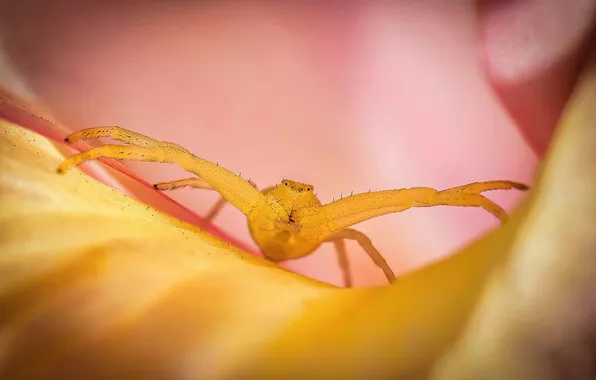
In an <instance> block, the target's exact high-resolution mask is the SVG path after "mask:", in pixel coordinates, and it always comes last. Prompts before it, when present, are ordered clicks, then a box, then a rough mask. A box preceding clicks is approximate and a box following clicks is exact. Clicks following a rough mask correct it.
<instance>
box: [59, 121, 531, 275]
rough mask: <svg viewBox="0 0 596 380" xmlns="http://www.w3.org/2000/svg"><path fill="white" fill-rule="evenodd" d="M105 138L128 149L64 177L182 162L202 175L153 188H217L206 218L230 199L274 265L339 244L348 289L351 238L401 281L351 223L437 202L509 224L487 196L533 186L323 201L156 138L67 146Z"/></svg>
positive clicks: (114, 132) (85, 156)
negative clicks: (117, 166)
mask: <svg viewBox="0 0 596 380" xmlns="http://www.w3.org/2000/svg"><path fill="white" fill-rule="evenodd" d="M101 137H112V138H114V139H116V140H120V141H122V142H124V143H126V144H129V145H105V146H101V147H98V148H93V149H90V150H88V151H86V152H83V153H79V154H77V155H74V156H72V157H69V158H68V159H67V160H66V161H64V162H63V163H62V164H61V165H60V166H59V167H58V172H61V173H63V172H65V171H66V170H68V169H69V168H70V167H71V166H73V165H78V164H80V163H82V162H84V161H87V160H92V159H96V158H100V157H110V158H116V159H127V160H137V161H153V162H171V163H176V164H178V165H179V166H181V167H182V168H183V169H185V170H187V171H189V172H191V173H193V174H195V175H197V176H198V177H193V178H186V179H182V180H177V181H171V182H164V183H158V184H156V185H154V186H155V188H157V189H158V190H173V189H177V188H181V187H185V186H192V187H196V188H202V189H210V190H215V191H217V192H218V193H219V194H220V195H221V196H222V199H221V200H220V201H219V202H218V203H217V204H216V205H215V206H214V207H213V208H212V210H211V212H209V214H208V215H207V216H206V218H207V219H212V218H213V217H215V216H216V215H217V213H218V212H219V210H220V209H221V207H222V206H223V205H224V204H225V203H226V202H229V203H231V204H232V205H233V206H234V207H236V208H237V209H238V210H239V211H240V212H242V213H243V214H244V215H245V216H246V218H247V221H248V227H249V230H250V233H251V235H252V237H253V239H254V240H255V242H256V243H257V245H258V246H259V247H260V248H261V250H262V252H263V254H264V255H265V256H266V257H267V258H268V259H270V260H272V261H284V260H290V259H296V258H299V257H304V256H306V255H309V254H310V253H312V252H313V251H315V250H316V249H317V248H318V247H319V246H320V245H321V244H323V243H325V242H330V243H333V244H334V245H335V248H336V250H337V253H338V257H339V264H340V267H341V269H342V271H343V276H344V282H345V284H346V286H351V276H350V268H349V263H348V260H347V256H346V250H345V246H344V240H346V239H349V240H355V241H356V242H358V244H359V245H360V246H361V247H362V248H363V249H364V251H365V252H366V253H367V254H368V255H369V256H370V258H371V259H372V260H373V261H374V263H375V264H376V265H377V266H378V267H379V268H381V269H382V270H383V272H384V273H385V276H386V277H387V279H388V280H389V281H390V282H392V281H394V280H395V274H394V273H393V271H392V270H391V268H390V267H389V265H388V264H387V262H386V261H385V259H384V258H383V256H381V254H380V253H379V251H378V250H377V249H376V248H375V247H374V246H373V244H372V242H371V241H370V239H369V238H368V237H367V236H366V235H364V234H363V233H362V232H359V231H357V230H355V229H352V228H350V227H351V226H353V225H355V224H357V223H360V222H363V221H365V220H368V219H371V218H375V217H378V216H381V215H385V214H389V213H394V212H401V211H404V210H407V209H409V208H411V207H433V206H438V205H445V206H461V207H481V208H483V209H485V210H486V211H488V212H490V213H491V214H493V215H495V216H496V217H498V218H499V219H500V220H501V221H504V220H506V218H507V214H506V213H505V211H504V210H503V209H502V208H501V207H499V206H498V205H497V204H495V203H494V202H492V201H491V200H489V199H488V198H486V197H484V196H483V195H482V194H481V193H482V192H484V191H489V190H499V189H501V190H507V189H511V188H515V189H519V190H526V189H527V186H526V185H523V184H521V183H517V182H512V181H487V182H474V183H470V184H467V185H463V186H457V187H452V188H449V189H445V190H441V191H439V190H435V189H433V188H430V187H415V188H409V189H396V190H383V191H373V192H368V193H363V194H355V195H352V196H349V197H347V198H342V199H339V200H337V201H333V202H331V203H328V204H322V203H321V202H320V201H319V200H318V199H317V197H316V196H315V194H314V193H313V187H312V186H311V185H308V184H304V183H300V182H295V181H290V180H283V181H282V182H281V183H280V184H278V185H277V186H274V187H270V188H266V189H264V190H263V191H262V192H261V191H259V190H258V189H257V188H256V186H255V184H254V183H252V182H250V181H247V180H245V179H243V178H241V177H239V176H238V175H236V174H234V173H232V172H231V171H229V170H227V169H225V168H223V167H220V166H219V165H217V164H214V163H212V162H209V161H207V160H204V159H202V158H200V157H197V156H195V155H194V154H192V153H190V152H189V151H188V150H186V149H184V148H183V147H181V146H180V145H177V144H173V143H170V142H163V141H157V140H155V139H152V138H151V137H147V136H144V135H141V134H139V133H135V132H132V131H129V130H126V129H123V128H120V127H99V128H89V129H85V130H82V131H79V132H76V133H73V134H72V135H70V136H68V137H67V138H66V141H67V142H70V143H73V142H76V141H78V140H80V139H94V138H101Z"/></svg>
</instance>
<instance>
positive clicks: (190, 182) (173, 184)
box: [153, 177, 256, 221]
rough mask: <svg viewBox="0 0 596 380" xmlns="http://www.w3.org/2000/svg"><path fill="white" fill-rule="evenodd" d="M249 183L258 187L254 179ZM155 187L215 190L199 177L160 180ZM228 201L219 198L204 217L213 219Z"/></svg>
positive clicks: (162, 189)
mask: <svg viewBox="0 0 596 380" xmlns="http://www.w3.org/2000/svg"><path fill="white" fill-rule="evenodd" d="M248 183H250V184H251V185H253V186H254V187H256V184H255V183H254V182H253V181H251V180H248ZM153 187H155V188H156V189H157V190H160V191H170V190H176V189H181V188H183V187H194V188H197V189H204V190H215V189H214V188H213V186H211V185H210V184H208V183H207V181H205V180H204V179H202V178H198V177H191V178H185V179H178V180H175V181H169V182H160V183H156V184H154V185H153ZM227 203H228V201H227V200H226V199H225V198H224V197H220V198H219V199H218V200H217V202H215V204H214V205H213V206H211V208H210V209H209V211H207V214H205V216H204V218H205V219H207V220H208V221H212V220H213V219H215V217H216V216H217V215H218V214H219V213H220V212H221V210H222V208H223V207H224V206H225V205H226V204H227Z"/></svg>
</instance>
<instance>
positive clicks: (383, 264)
mask: <svg viewBox="0 0 596 380" xmlns="http://www.w3.org/2000/svg"><path fill="white" fill-rule="evenodd" d="M346 239H348V240H355V241H356V242H357V243H358V244H359V245H360V247H362V249H363V250H364V251H365V252H366V254H367V255H368V256H369V257H370V258H371V260H372V261H373V262H374V263H375V265H376V266H378V267H379V268H381V270H382V271H383V273H385V277H387V280H389V282H390V283H392V282H394V281H395V279H396V277H395V273H393V271H392V270H391V268H390V267H389V264H387V261H386V260H385V258H384V257H383V256H382V255H381V253H380V252H379V250H377V249H376V248H375V246H374V245H373V243H372V241H371V240H370V239H369V238H368V236H366V235H365V234H364V233H362V232H360V231H358V230H355V229H352V228H346V229H344V230H341V231H339V232H336V233H335V234H334V235H333V236H331V237H330V238H328V239H327V241H331V242H333V243H334V244H335V247H336V249H337V253H338V257H339V261H340V266H341V267H342V271H343V274H344V282H345V283H346V286H347V287H350V286H351V285H352V281H351V278H350V272H349V266H348V263H347V261H348V260H347V255H346V251H345V246H344V240H346Z"/></svg>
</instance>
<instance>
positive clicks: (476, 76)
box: [0, 0, 537, 286]
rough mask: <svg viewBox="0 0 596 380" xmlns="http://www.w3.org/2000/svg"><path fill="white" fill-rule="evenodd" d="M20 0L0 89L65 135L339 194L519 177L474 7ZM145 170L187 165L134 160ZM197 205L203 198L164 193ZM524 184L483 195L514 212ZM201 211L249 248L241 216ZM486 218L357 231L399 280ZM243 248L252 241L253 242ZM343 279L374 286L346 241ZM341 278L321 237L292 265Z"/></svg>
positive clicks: (0, 35) (426, 218) (11, 17)
mask: <svg viewBox="0 0 596 380" xmlns="http://www.w3.org/2000/svg"><path fill="white" fill-rule="evenodd" d="M389 3H390V2H342V3H341V4H342V5H341V6H339V5H338V2H326V3H319V4H317V5H315V3H314V2H295V3H292V2H275V3H274V2H235V1H221V2H206V1H200V2H197V1H170V2H167V3H166V2H155V1H141V0H138V1H127V2H111V1H106V2H79V1H61V2H45V1H21V2H4V3H3V4H2V5H1V8H0V23H1V28H0V44H1V45H0V49H1V50H0V84H1V85H2V86H6V87H8V88H9V89H11V90H12V91H14V92H16V93H18V94H20V95H22V96H25V97H26V98H29V99H34V100H37V101H40V102H43V103H45V104H46V105H48V106H49V107H50V108H51V109H52V112H53V114H54V115H55V116H56V118H57V119H59V120H60V121H61V122H62V123H64V124H65V125H66V126H67V127H68V128H71V129H72V130H78V129H82V128H88V127H93V126H99V125H119V126H122V127H124V128H127V129H131V130H134V131H138V132H141V133H144V134H147V135H149V136H152V137H154V138H157V139H160V140H166V141H172V142H176V143H178V144H180V145H183V146H184V147H186V148H187V149H189V150H191V151H192V152H193V153H195V154H196V155H198V156H201V157H203V158H205V159H208V160H211V161H217V162H219V164H220V165H222V166H225V167H226V168H228V169H230V170H232V171H235V172H242V175H243V176H244V177H246V178H248V177H250V178H251V179H253V180H254V181H255V182H256V183H257V184H258V185H259V186H260V187H261V188H262V187H265V186H268V185H271V184H275V183H277V182H278V181H280V180H281V179H282V178H291V179H294V180H297V181H301V182H307V183H311V184H313V185H314V187H315V191H316V192H317V193H318V196H319V198H320V199H321V201H322V202H323V203H328V202H330V201H332V200H333V199H334V198H339V197H340V196H341V195H342V194H343V195H344V196H345V195H349V194H350V193H351V192H352V191H353V192H354V193H358V192H365V191H368V190H370V189H372V190H382V189H392V188H403V187H412V186H429V187H434V188H437V189H443V188H448V187H452V186H457V185H462V184H465V183H469V182H476V181H485V180H496V179H506V180H515V181H520V182H525V183H529V184H531V183H532V178H533V174H534V171H535V169H536V164H537V158H536V156H535V154H534V153H533V151H532V150H531V149H530V148H529V147H528V146H527V144H526V143H525V141H524V139H523V138H522V136H521V135H520V133H519V131H518V130H517V129H516V127H515V123H514V122H513V121H512V120H511V119H510V117H509V116H508V114H507V112H506V110H505V109H504V108H503V106H502V105H501V102H500V101H499V99H498V98H497V97H496V96H495V94H494V92H493V90H492V89H491V87H490V86H489V85H488V84H487V80H486V78H485V77H484V74H483V73H482V71H481V69H480V67H479V63H478V51H477V41H476V32H477V31H476V29H475V28H476V17H477V16H476V12H475V9H474V7H473V6H472V2H471V1H463V0H462V1H451V2H445V1H442V0H424V1H402V2H391V4H389ZM130 166H131V167H133V168H134V169H135V171H136V172H137V173H138V174H140V175H141V176H142V177H143V178H146V179H147V180H148V181H150V182H158V181H166V180H172V179H178V178H184V177H187V176H188V173H185V172H183V171H182V170H180V169H179V168H177V167H174V166H172V165H167V164H151V163H130ZM168 195H169V196H171V197H172V198H174V199H176V200H178V201H179V202H181V203H183V204H184V205H186V206H187V207H189V208H190V209H192V210H194V211H196V212H198V213H199V214H204V213H205V212H206V211H207V210H208V209H209V208H210V207H211V206H212V204H213V202H215V201H216V200H217V195H216V194H214V193H211V192H208V191H201V190H179V191H175V192H171V193H168ZM523 195H524V194H523V193H520V192H517V191H509V192H507V191H504V192H494V193H491V194H488V197H489V198H491V199H493V200H495V201H496V202H497V203H498V204H500V205H501V206H502V207H504V208H505V209H506V210H509V211H511V210H513V209H514V208H515V206H516V204H517V203H518V202H519V200H520V199H521V197H523ZM215 223H216V224H217V225H218V226H220V227H221V228H222V229H223V230H225V231H227V232H229V233H232V234H233V235H234V236H236V237H238V238H240V239H242V240H243V241H245V242H247V243H249V244H251V245H252V246H254V243H252V241H251V238H250V236H249V234H248V230H247V228H246V222H245V219H244V217H243V215H242V214H241V213H240V212H238V211H237V210H235V209H234V208H233V207H231V206H229V205H228V206H226V207H225V209H224V211H223V212H222V214H221V215H220V216H219V217H218V218H217V219H216V220H215ZM497 226H498V220H497V219H496V218H494V217H493V216H492V215H490V214H488V213H487V212H485V211H483V210H481V209H473V208H468V209H462V208H448V207H436V208H425V209H413V210H408V211H406V212H403V213H399V214H393V215H388V216H383V217H380V218H377V219H374V220H370V221H367V222H364V223H362V224H360V225H358V226H357V227H356V228H357V229H359V230H361V231H363V232H365V233H366V234H367V235H368V236H369V237H370V238H371V239H372V241H373V243H374V244H375V246H376V247H377V248H378V249H379V250H380V251H381V253H382V254H383V255H384V256H385V257H386V259H387V261H388V262H389V264H390V266H391V267H392V268H393V270H394V271H395V272H396V274H398V275H399V274H401V273H404V272H407V271H410V270H412V269H414V268H417V267H419V266H421V265H424V264H425V263H428V262H429V261H432V260H435V259H438V258H440V257H443V256H445V255H447V254H449V253H450V252H453V251H455V250H456V249H458V248H459V247H461V246H462V245H465V244H466V243H468V242H470V241H471V240H473V239H475V238H476V237H478V236H479V235H481V234H483V233H485V232H486V231H488V230H490V229H494V228H496V227H497ZM255 248H256V247H255ZM348 249H349V256H350V257H349V258H350V262H351V264H352V268H353V273H354V278H355V285H356V286H362V285H374V284H384V283H386V280H385V277H384V276H383V273H382V272H381V270H380V269H378V268H377V267H376V266H375V265H374V264H373V263H372V262H371V261H370V259H369V258H368V256H366V254H365V253H364V252H363V251H362V250H361V249H360V248H359V247H358V246H357V245H356V244H355V243H351V242H349V243H348ZM286 266H287V267H289V268H291V269H293V270H295V271H297V272H300V273H303V274H305V275H308V276H311V277H315V278H318V279H321V280H323V281H327V282H331V283H334V284H341V273H340V271H339V267H338V265H337V258H336V255H335V253H334V250H333V247H332V246H331V245H324V246H322V247H321V248H320V249H319V250H318V251H317V252H315V253H314V254H313V255H311V256H309V257H306V258H304V259H300V260H296V261H292V262H288V263H287V264H286Z"/></svg>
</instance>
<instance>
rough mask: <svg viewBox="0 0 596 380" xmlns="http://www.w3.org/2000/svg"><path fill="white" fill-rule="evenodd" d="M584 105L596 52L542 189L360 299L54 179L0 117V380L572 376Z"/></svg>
mask: <svg viewBox="0 0 596 380" xmlns="http://www.w3.org/2000/svg"><path fill="white" fill-rule="evenodd" d="M595 97H596V58H594V57H592V58H591V61H590V62H589V64H588V65H587V68H586V71H585V73H584V76H583V77H582V78H581V80H580V82H579V84H578V86H577V89H576V92H575V94H574V96H573V98H572V99H571V101H570V103H569V104H568V106H567V108H566V112H565V114H564V115H563V118H562V120H561V123H560V125H559V128H558V134H557V136H556V138H555V141H554V143H553V146H552V149H551V151H550V152H549V154H548V156H547V159H546V161H545V163H544V167H543V170H542V173H541V177H540V181H539V182H538V184H537V186H536V187H535V188H534V189H533V191H532V192H531V194H530V196H529V197H528V198H527V199H526V200H525V201H524V203H523V205H522V206H521V207H520V209H519V210H518V211H516V212H515V213H514V214H513V215H512V218H511V220H510V222H509V223H508V224H506V225H505V226H504V227H503V228H500V229H498V230H496V231H493V232H492V233H490V234H488V235H486V236H484V237H483V238H481V239H479V240H478V241H476V242H474V243H473V244H471V245H469V246H467V247H465V248H464V249H462V250H461V251H460V252H458V253H456V254H454V255H453V256H451V257H449V258H446V259H444V260H442V261H440V262H437V263H434V264H432V265H429V266H427V267H425V268H422V269H420V270H417V271H415V272H412V273H410V274H408V275H406V276H404V277H403V278H401V279H400V280H398V281H397V282H396V283H394V284H392V285H391V286H387V287H378V288H360V289H340V288H335V287H333V286H331V285H327V284H324V283H321V282H318V281H315V280H311V279H308V278H306V277H303V276H300V275H297V274H293V273H290V272H288V271H286V270H284V269H282V268H279V267H277V266H276V265H273V264H271V263H268V262H266V261H264V260H262V259H260V258H258V257H255V256H254V255H251V254H249V253H247V252H244V251H243V250H241V249H239V248H238V247H236V246H234V245H232V244H230V243H228V242H226V241H224V240H221V239H218V238H216V237H214V236H212V235H210V234H208V233H206V232H204V231H202V230H201V229H199V228H197V227H195V226H193V225H191V224H188V223H184V222H181V221H178V220H177V219H175V218H173V217H171V216H168V215H166V214H164V213H162V212H160V211H157V210H156V209H154V208H151V207H149V206H147V205H145V204H143V203H141V202H138V201H136V200H134V199H133V198H131V197H127V196H125V195H123V194H122V193H121V192H119V191H117V190H114V189H112V188H110V187H108V186H105V185H103V184H101V183H99V182H97V181H95V180H93V179H90V178H89V177H88V176H87V175H86V174H84V173H81V172H78V171H73V172H72V173H69V174H68V175H66V176H64V177H63V176H59V175H56V174H55V168H56V166H57V165H58V163H59V162H60V160H61V159H62V158H63V154H62V153H61V152H60V151H59V150H58V149H57V146H56V145H55V144H53V143H51V142H50V141H49V140H48V139H47V138H45V137H43V136H41V135H39V134H36V133H34V132H32V131H31V130H28V129H24V128H22V127H31V124H32V123H31V121H30V120H24V121H22V122H21V123H19V124H21V125H20V126H19V125H17V124H15V123H12V122H10V121H8V120H6V119H2V120H1V121H0V128H1V129H2V133H1V134H0V138H1V139H2V141H1V142H0V149H1V150H0V173H1V175H0V196H1V198H0V221H1V223H2V235H1V236H0V252H2V253H1V256H0V274H1V275H0V310H2V313H1V314H0V363H2V365H1V366H0V375H2V377H3V378H7V379H17V378H18V379H25V378H39V377H43V378H48V379H50V378H56V379H58V378H60V379H64V378H83V377H85V378H89V377H95V378H127V379H131V378H164V377H165V378H206V377H210V378H239V377H241V378H255V379H256V378H280V377H282V378H283V377H288V376H293V377H298V378H306V377H314V378H332V377H337V378H362V377H370V378H421V377H422V376H424V375H427V376H429V377H430V378H433V379H453V378H462V377H465V378H479V377H481V376H482V375H486V374H487V373H491V374H492V375H495V376H497V375H496V374H499V376H498V377H499V378H515V377H518V378H519V376H522V377H521V378H541V376H542V375H543V374H544V373H548V372H549V371H552V370H553V369H554V368H555V367H556V366H562V367H563V368H566V369H569V368H572V369H578V368H579V367H581V365H582V363H581V362H577V361H576V360H577V357H576V356H573V355H570V354H569V353H570V352H571V353H573V352H575V351H574V350H578V349H581V348H582V346H581V344H582V343H583V342H584V341H585V337H586V332H587V331H590V330H591V327H592V326H593V325H594V323H595V322H594V321H595V320H596V315H595V313H596V307H594V306H595V305H594V304H593V303H594V302H593V297H592V296H591V294H592V290H593V288H594V268H596V261H595V258H594V255H593V252H594V248H595V247H596V236H595V235H594V234H593V226H594V225H595V224H596V204H595V198H594V194H596V172H595V171H594V170H593V168H594V164H596V128H594V125H593V123H594V120H596V118H594V112H595V111H594V110H595V108H594V107H593V104H594V102H595V101H596V98H595ZM3 107H4V112H3V114H4V115H6V114H7V113H8V114H10V112H7V111H6V109H10V111H13V112H14V113H12V115H13V116H14V115H15V114H16V115H19V111H18V110H17V111H15V109H14V104H12V105H11V104H9V103H6V102H5V103H4V105H3ZM11 107H12V108H11ZM21 110H22V109H21ZM20 112H21V114H20V115H22V112H24V111H20ZM553 306H554V307H553ZM544 347H548V348H549V351H548V353H547V354H545V353H544ZM584 351H585V350H584ZM553 355H554V357H555V358H557V359H560V360H559V361H557V360H552V358H553ZM579 357H580V358H581V356H579ZM579 369H581V368H579Z"/></svg>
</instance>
